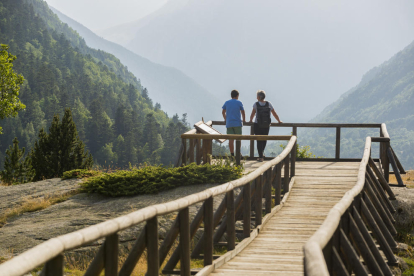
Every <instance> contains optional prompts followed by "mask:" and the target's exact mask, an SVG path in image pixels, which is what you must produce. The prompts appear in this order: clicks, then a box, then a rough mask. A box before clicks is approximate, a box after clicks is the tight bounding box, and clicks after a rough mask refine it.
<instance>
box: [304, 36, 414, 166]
mask: <svg viewBox="0 0 414 276" xmlns="http://www.w3.org/2000/svg"><path fill="white" fill-rule="evenodd" d="M312 121H313V122H321V123H386V124H387V129H388V132H389V134H390V136H391V145H392V146H393V148H394V149H395V150H396V152H397V155H398V157H399V158H400V159H401V160H402V162H403V164H404V165H406V166H408V168H414V142H413V141H414V42H412V43H411V44H410V45H408V46H407V47H406V48H405V49H403V50H402V51H401V52H399V53H397V54H396V55H395V56H393V57H392V58H391V59H390V60H388V61H386V62H384V63H383V64H382V65H380V66H378V67H375V68H373V69H372V70H370V71H369V72H368V73H367V74H365V75H364V77H363V78H362V80H361V82H360V83H359V84H358V85H357V86H356V87H354V88H353V89H351V90H350V91H348V92H346V93H345V94H344V95H343V96H341V98H340V99H339V100H338V101H336V102H334V103H332V104H331V105H329V106H328V107H326V108H325V110H324V112H322V113H321V114H320V115H318V116H317V117H316V118H314V119H313V120H312ZM320 134H321V131H319V132H317V131H313V132H312V131H309V132H306V135H310V136H313V138H306V139H305V138H304V140H305V141H306V143H307V144H309V145H311V146H312V148H314V149H315V151H316V152H317V154H319V155H325V156H326V155H329V153H328V152H326V151H324V150H323V148H324V146H323V145H322V143H325V142H326V141H317V139H316V136H317V135H320ZM367 134H370V135H373V136H379V133H378V131H375V132H372V131H359V132H357V131H356V130H348V131H345V132H344V134H343V135H341V138H342V140H344V142H345V144H347V143H348V145H346V146H345V149H347V150H344V152H343V154H345V156H349V157H357V156H359V155H360V153H361V152H362V151H361V152H359V153H358V151H357V150H354V149H353V147H352V145H355V144H357V143H361V140H362V139H363V138H364V136H365V135H367ZM325 138H326V139H333V135H332V134H328V135H327V136H326V137H325ZM329 143H332V142H329ZM329 143H328V144H329Z"/></svg>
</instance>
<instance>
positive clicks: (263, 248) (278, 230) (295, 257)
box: [210, 162, 359, 275]
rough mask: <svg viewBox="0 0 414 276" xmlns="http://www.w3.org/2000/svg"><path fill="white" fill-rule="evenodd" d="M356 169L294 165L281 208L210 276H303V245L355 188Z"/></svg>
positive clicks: (353, 166) (353, 165)
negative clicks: (233, 255) (291, 182)
mask: <svg viewBox="0 0 414 276" xmlns="http://www.w3.org/2000/svg"><path fill="white" fill-rule="evenodd" d="M249 165H250V164H249ZM249 167H255V164H252V165H251V166H249ZM358 167H359V162H355V163H350V162H347V163H341V162H297V163H296V176H295V183H294V184H293V188H292V190H291V193H290V195H289V198H288V200H287V202H286V204H285V205H284V206H283V208H282V209H281V210H280V211H279V212H277V213H275V215H274V216H273V217H272V218H271V219H270V220H269V221H268V223H267V224H266V225H265V226H264V227H263V229H262V230H261V231H260V234H259V235H258V236H257V238H256V239H254V240H253V241H252V242H251V243H250V244H249V245H248V246H247V247H246V248H245V249H244V250H243V251H241V252H240V253H239V254H238V255H237V256H236V257H234V258H233V259H232V260H230V261H229V262H227V263H225V264H224V265H222V266H221V267H219V268H218V269H216V270H215V271H214V272H213V273H211V274H210V275H303V252H302V247H303V245H304V244H305V242H306V241H307V240H308V239H309V238H310V237H311V236H312V235H313V233H314V232H315V231H316V230H317V229H318V228H319V226H320V225H321V224H322V222H323V221H324V219H325V218H326V216H327V214H328V212H329V210H330V209H331V208H332V207H333V206H334V205H335V204H336V203H337V202H338V201H339V200H340V199H341V198H342V196H343V195H344V194H345V193H346V192H347V191H348V190H350V189H351V188H352V187H353V186H354V185H355V184H356V181H357V174H358Z"/></svg>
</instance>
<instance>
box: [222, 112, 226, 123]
mask: <svg viewBox="0 0 414 276" xmlns="http://www.w3.org/2000/svg"><path fill="white" fill-rule="evenodd" d="M221 114H223V118H224V121H226V110H225V109H223V111H222V112H221Z"/></svg>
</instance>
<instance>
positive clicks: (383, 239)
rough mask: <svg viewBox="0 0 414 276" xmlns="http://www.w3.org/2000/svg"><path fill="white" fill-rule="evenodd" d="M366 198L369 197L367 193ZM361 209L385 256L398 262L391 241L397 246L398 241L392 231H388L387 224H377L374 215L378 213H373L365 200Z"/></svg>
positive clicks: (391, 260)
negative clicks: (380, 225) (393, 236)
mask: <svg viewBox="0 0 414 276" xmlns="http://www.w3.org/2000/svg"><path fill="white" fill-rule="evenodd" d="M365 198H366V199H367V197H366V195H365ZM361 203H362V204H361V207H362V208H361V209H362V217H363V218H364V220H365V222H366V223H367V225H368V226H369V227H370V229H371V230H372V233H373V235H374V237H375V239H376V240H377V241H378V243H379V245H380V246H381V249H382V251H383V252H384V254H385V256H386V257H387V259H388V261H390V262H396V259H395V256H394V253H393V252H392V249H391V247H390V243H391V244H393V245H394V247H395V246H396V243H395V241H394V239H393V238H392V236H391V233H390V232H389V231H388V229H387V228H386V226H385V225H383V226H382V228H380V227H379V225H378V224H377V222H376V220H375V218H374V217H373V216H374V215H376V216H378V217H379V215H378V213H377V214H373V213H372V212H371V211H369V209H368V207H367V205H366V204H365V202H364V200H362V201H361Z"/></svg>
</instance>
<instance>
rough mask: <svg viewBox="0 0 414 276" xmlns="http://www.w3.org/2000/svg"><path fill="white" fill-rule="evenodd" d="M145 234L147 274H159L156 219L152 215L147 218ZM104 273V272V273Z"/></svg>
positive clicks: (151, 275)
mask: <svg viewBox="0 0 414 276" xmlns="http://www.w3.org/2000/svg"><path fill="white" fill-rule="evenodd" d="M145 230H146V231H145V233H146V235H147V242H146V243H147V251H148V257H147V266H148V270H147V275H149V276H156V275H158V274H159V270H160V261H159V255H158V219H157V217H156V216H155V217H153V218H151V219H149V220H147V225H146V229H145ZM105 275H106V274H105Z"/></svg>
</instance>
